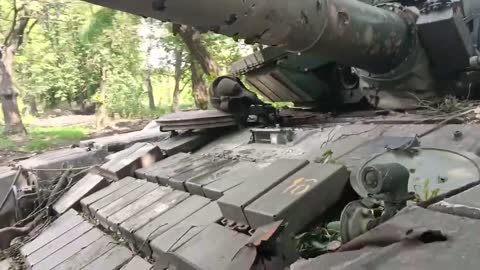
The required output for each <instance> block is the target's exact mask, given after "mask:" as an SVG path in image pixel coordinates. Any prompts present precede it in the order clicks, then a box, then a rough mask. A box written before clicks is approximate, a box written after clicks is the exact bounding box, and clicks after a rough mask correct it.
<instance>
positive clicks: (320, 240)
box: [296, 222, 341, 258]
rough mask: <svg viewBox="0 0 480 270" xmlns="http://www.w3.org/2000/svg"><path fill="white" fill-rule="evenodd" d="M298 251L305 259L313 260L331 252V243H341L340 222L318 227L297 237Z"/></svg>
mask: <svg viewBox="0 0 480 270" xmlns="http://www.w3.org/2000/svg"><path fill="white" fill-rule="evenodd" d="M296 240H297V243H298V244H297V249H298V252H299V253H300V256H302V257H303V258H313V257H317V256H319V255H322V254H324V253H327V252H328V251H329V245H330V243H333V242H336V241H340V240H341V239H340V228H339V222H332V223H329V224H327V226H325V227H318V228H315V229H313V230H311V231H308V232H305V233H302V234H300V235H298V236H297V237H296Z"/></svg>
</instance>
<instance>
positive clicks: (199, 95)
mask: <svg viewBox="0 0 480 270" xmlns="http://www.w3.org/2000/svg"><path fill="white" fill-rule="evenodd" d="M190 71H191V73H192V95H193V99H194V100H195V105H196V106H197V108H198V109H200V110H206V109H208V89H207V85H206V84H205V81H204V80H203V76H202V72H201V70H200V69H199V67H198V65H197V64H196V63H195V61H194V60H192V61H191V64H190Z"/></svg>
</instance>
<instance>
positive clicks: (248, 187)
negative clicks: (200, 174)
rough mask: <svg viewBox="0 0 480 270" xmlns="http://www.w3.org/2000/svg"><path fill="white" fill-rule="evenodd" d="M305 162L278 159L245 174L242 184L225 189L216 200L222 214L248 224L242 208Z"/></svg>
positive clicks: (305, 163) (301, 166)
mask: <svg viewBox="0 0 480 270" xmlns="http://www.w3.org/2000/svg"><path fill="white" fill-rule="evenodd" d="M307 164H308V161H306V160H296V159H279V160H277V161H275V162H273V163H272V164H270V165H269V166H268V167H266V168H264V169H262V170H260V171H256V172H253V173H252V174H247V175H246V176H245V178H246V179H247V180H246V181H245V182H244V183H243V184H242V185H240V186H238V188H235V189H233V190H231V191H227V192H226V193H225V195H224V196H223V197H221V198H220V199H219V200H218V205H219V206H220V210H221V211H222V214H223V216H224V217H225V218H227V219H230V220H233V221H236V222H238V223H241V224H245V225H246V224H248V222H247V219H246V218H245V214H244V212H243V210H244V208H245V207H247V206H248V205H249V204H250V203H252V202H253V201H255V200H256V199H257V198H259V197H260V196H262V195H263V194H265V193H266V192H268V191H269V190H270V189H272V188H273V187H274V186H276V185H278V184H279V183H280V182H281V181H283V180H285V179H286V178H288V177H289V176H290V175H292V174H294V173H295V172H296V171H298V170H299V169H301V168H303V167H304V166H305V165H307Z"/></svg>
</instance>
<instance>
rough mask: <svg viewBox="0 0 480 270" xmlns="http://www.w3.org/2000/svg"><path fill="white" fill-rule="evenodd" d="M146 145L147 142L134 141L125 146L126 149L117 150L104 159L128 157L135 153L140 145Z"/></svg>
mask: <svg viewBox="0 0 480 270" xmlns="http://www.w3.org/2000/svg"><path fill="white" fill-rule="evenodd" d="M145 145H147V143H144V142H140V143H135V144H133V145H132V146H130V147H127V148H126V149H124V150H122V151H118V152H116V153H113V154H110V155H108V156H107V157H106V158H105V159H106V160H108V161H110V160H121V159H123V158H125V157H128V156H129V155H131V154H133V153H135V151H137V150H140V149H141V148H142V147H144V146H145Z"/></svg>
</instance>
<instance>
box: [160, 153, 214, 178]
mask: <svg viewBox="0 0 480 270" xmlns="http://www.w3.org/2000/svg"><path fill="white" fill-rule="evenodd" d="M207 161H208V159H207V158H205V157H202V156H198V155H191V156H189V157H186V158H183V159H181V160H179V161H178V162H176V163H174V164H170V165H169V166H168V167H166V168H165V167H163V168H162V169H161V170H157V171H155V172H154V174H155V177H156V179H157V181H158V183H160V184H162V185H168V184H169V182H168V181H169V179H170V177H172V176H174V175H178V174H181V173H183V172H186V171H189V170H191V169H193V168H196V167H197V166H200V165H201V164H204V163H206V162H207Z"/></svg>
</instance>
